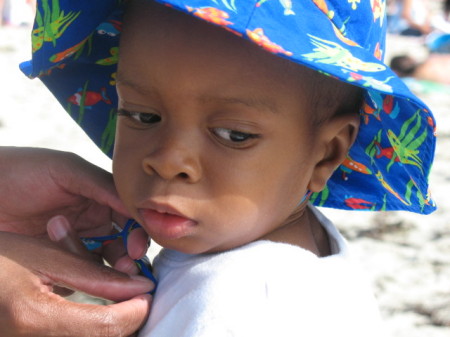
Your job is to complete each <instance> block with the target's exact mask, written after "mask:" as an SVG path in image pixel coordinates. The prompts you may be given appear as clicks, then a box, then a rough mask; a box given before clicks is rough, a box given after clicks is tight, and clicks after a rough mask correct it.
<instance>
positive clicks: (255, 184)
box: [114, 5, 317, 253]
mask: <svg viewBox="0 0 450 337" xmlns="http://www.w3.org/2000/svg"><path fill="white" fill-rule="evenodd" d="M146 6H147V5H138V6H137V9H136V10H135V11H133V10H132V12H131V14H130V17H129V18H128V21H127V22H126V31H125V32H124V35H123V40H122V45H121V55H120V64H119V71H118V76H117V78H118V80H117V91H118V94H119V110H120V113H119V118H118V124H117V135H116V147H115V151H114V179H115V182H116V185H117V189H118V191H119V194H120V196H121V198H122V199H123V201H124V202H125V204H126V206H127V207H128V209H129V210H130V211H131V213H132V216H133V217H134V218H135V219H136V220H138V221H139V222H140V223H141V224H142V226H143V227H144V228H145V230H146V231H147V232H148V234H149V235H150V236H151V237H152V238H153V239H154V240H155V241H156V242H158V243H159V244H161V245H162V246H165V247H168V248H172V249H176V250H179V251H183V252H187V253H202V252H213V251H221V250H226V249H230V248H233V247H236V246H239V245H242V244H244V243H247V242H251V241H254V240H256V239H259V238H268V239H270V238H271V234H272V233H273V232H274V231H279V230H283V226H284V225H285V224H286V220H287V219H288V218H289V216H290V215H291V214H292V212H293V211H294V210H295V209H296V206H297V204H298V203H299V201H300V200H301V199H302V196H303V195H304V194H305V193H306V191H307V188H308V183H309V177H310V176H311V174H312V172H313V170H314V163H315V162H316V161H317V154H316V151H315V142H314V141H313V139H311V134H312V132H311V123H310V120H309V118H308V117H307V116H308V114H309V113H311V112H310V111H309V107H310V104H309V103H308V101H307V98H306V91H307V90H306V89H305V88H306V86H305V85H304V82H305V81H307V79H305V78H302V72H301V71H300V70H298V71H297V70H296V68H295V69H294V68H291V67H289V66H288V65H286V62H285V61H283V60H281V59H280V60H279V59H278V58H276V57H275V56H272V55H270V54H268V53H266V52H263V51H260V50H259V49H258V48H257V47H254V46H252V45H250V44H248V43H247V42H244V41H243V40H241V39H240V38H238V37H236V36H234V35H232V34H230V33H228V32H225V31H223V30H222V29H220V28H215V27H211V26H210V25H207V24H205V23H203V22H200V21H198V22H197V20H195V21H194V22H192V21H193V20H194V19H192V18H189V17H187V16H186V18H185V16H184V15H180V14H178V13H177V14H171V15H170V17H169V18H166V19H161V17H162V15H156V16H158V18H155V17H151V18H150V19H149V14H148V13H147V12H146V10H147V7H146ZM158 10H161V9H158ZM162 10H163V11H164V12H166V11H167V10H166V9H162ZM169 11H172V10H169ZM173 17H175V18H176V20H177V22H172V19H173Z"/></svg>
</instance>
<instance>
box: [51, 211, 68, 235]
mask: <svg viewBox="0 0 450 337" xmlns="http://www.w3.org/2000/svg"><path fill="white" fill-rule="evenodd" d="M47 232H48V235H49V237H50V239H52V240H53V241H61V240H62V239H64V238H66V237H67V235H68V233H69V225H68V223H67V220H66V218H64V217H63V216H61V215H57V216H55V217H53V218H51V219H50V220H49V221H48V223H47Z"/></svg>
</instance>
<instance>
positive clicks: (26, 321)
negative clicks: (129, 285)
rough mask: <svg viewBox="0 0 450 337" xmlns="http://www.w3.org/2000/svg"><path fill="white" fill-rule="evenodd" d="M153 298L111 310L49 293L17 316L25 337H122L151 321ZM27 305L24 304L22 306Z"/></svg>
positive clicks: (16, 324)
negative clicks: (148, 318)
mask: <svg viewBox="0 0 450 337" xmlns="http://www.w3.org/2000/svg"><path fill="white" fill-rule="evenodd" d="M151 302H152V299H151V296H150V295H140V296H137V297H134V298H132V299H130V300H127V301H124V302H121V303H117V304H111V305H107V306H101V305H92V304H86V303H74V302H70V301H67V300H64V299H63V298H61V297H59V296H57V295H55V294H52V293H47V294H45V295H41V296H40V297H39V300H37V299H35V300H34V301H28V303H27V305H26V306H25V307H22V308H24V309H25V310H24V311H22V312H21V313H19V314H18V315H16V317H14V319H15V322H14V323H15V324H14V325H15V327H17V328H19V327H20V330H21V333H22V336H33V337H49V336H64V337H79V336H92V337H97V336H98V337H119V336H120V337H122V336H130V335H132V334H134V333H135V332H136V331H137V330H138V329H139V328H140V327H141V326H142V325H143V324H144V323H145V321H146V320H147V317H148V314H149V311H150V306H151ZM22 305H23V304H22Z"/></svg>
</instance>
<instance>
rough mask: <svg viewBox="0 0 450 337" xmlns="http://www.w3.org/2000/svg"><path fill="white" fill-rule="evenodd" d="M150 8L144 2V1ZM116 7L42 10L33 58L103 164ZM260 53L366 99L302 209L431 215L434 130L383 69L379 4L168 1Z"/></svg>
mask: <svg viewBox="0 0 450 337" xmlns="http://www.w3.org/2000/svg"><path fill="white" fill-rule="evenodd" d="M149 1H150V0H149ZM122 2H123V1H119V0H102V1H92V0H77V1H74V0H41V1H38V8H37V14H36V21H35V24H34V27H33V31H32V48H33V57H32V60H31V61H29V62H25V63H23V64H22V65H21V68H22V70H23V72H24V73H25V74H26V75H27V76H29V77H31V78H34V77H39V78H40V79H41V80H42V82H44V84H45V85H46V86H47V87H48V89H49V90H50V91H51V92H52V93H53V94H54V95H55V97H56V98H57V99H58V101H59V102H60V103H61V105H62V106H63V107H64V108H65V109H66V111H67V112H68V113H69V114H70V116H71V117H72V118H73V119H74V120H75V121H76V122H77V123H78V124H79V125H80V126H81V127H82V128H83V129H84V130H85V132H86V133H87V134H88V135H89V136H90V137H91V139H92V140H93V141H94V142H95V143H96V144H97V145H98V146H99V147H100V148H101V149H102V150H103V151H104V152H105V153H107V154H108V155H110V156H111V154H112V150H113V144H114V133H115V121H116V105H117V94H116V91H115V76H116V67H117V61H118V50H119V49H118V45H119V37H120V32H121V30H122V15H123V3H122ZM158 2H161V3H163V4H166V5H168V6H170V7H172V8H174V9H175V10H180V11H183V12H185V13H187V14H188V15H192V16H194V17H197V18H198V19H201V20H204V21H207V22H209V23H211V24H214V25H218V26H221V27H223V28H224V29H226V30H228V31H230V32H231V33H234V34H236V35H238V36H240V37H242V38H243V39H247V40H250V41H252V42H253V43H255V44H256V45H258V46H260V47H261V48H263V49H265V50H266V51H267V52H270V53H273V54H276V55H278V56H279V57H283V58H286V59H289V60H291V61H293V62H296V63H299V64H301V65H304V66H307V67H310V68H312V69H314V70H317V71H319V72H320V73H322V74H325V75H327V76H332V77H334V78H336V79H339V80H341V81H344V82H347V83H350V84H352V85H356V86H359V87H362V88H364V89H365V94H364V103H363V106H362V107H361V110H360V116H361V126H360V131H359V134H358V137H357V139H356V142H355V143H354V145H353V146H352V148H351V149H350V152H349V154H348V156H347V158H346V159H345V160H344V162H343V163H342V164H341V165H340V167H339V168H338V169H337V170H336V171H335V172H334V174H333V176H332V178H331V179H330V180H329V182H328V184H327V186H326V188H325V189H324V190H323V191H321V192H320V193H314V194H312V195H311V197H310V201H311V202H312V203H313V204H315V205H317V206H325V207H333V208H340V209H347V210H375V211H379V210H406V211H411V212H417V213H425V214H427V213H430V212H432V211H434V210H435V208H436V207H435V204H434V202H433V201H432V199H431V196H430V193H429V191H428V181H427V179H428V174H429V172H430V168H431V164H432V161H433V157H434V150H435V142H436V137H435V120H434V117H433V115H432V114H431V111H430V110H429V109H428V108H427V106H426V105H425V104H424V103H422V102H421V101H420V100H419V99H418V98H417V97H415V96H414V95H413V94H412V93H411V92H410V91H409V90H408V88H407V87H406V86H405V85H404V83H403V82H402V81H401V80H400V79H399V78H398V77H397V76H396V75H395V74H394V73H393V72H392V71H391V70H390V69H389V68H388V67H387V66H386V65H385V64H384V63H383V61H382V59H383V54H384V51H385V36H386V18H385V8H386V1H385V0H370V1H369V0H293V1H291V0H260V1H256V0H253V1H250V0H248V1H243V0H241V1H236V0H167V1H158Z"/></svg>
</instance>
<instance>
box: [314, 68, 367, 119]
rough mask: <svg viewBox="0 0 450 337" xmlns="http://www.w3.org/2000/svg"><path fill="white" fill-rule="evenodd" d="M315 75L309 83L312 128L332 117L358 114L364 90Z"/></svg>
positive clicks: (331, 78)
mask: <svg viewBox="0 0 450 337" xmlns="http://www.w3.org/2000/svg"><path fill="white" fill-rule="evenodd" d="M314 72H315V71H314ZM315 73H316V74H315V75H314V76H313V79H312V81H311V82H310V83H311V102H312V106H313V109H312V111H313V116H312V118H313V119H312V122H313V125H314V126H320V125H321V124H322V123H323V122H325V121H327V120H328V119H330V118H332V117H334V116H338V115H344V114H348V113H355V114H356V113H359V111H360V109H361V107H362V104H363V99H364V89H362V88H360V87H357V86H354V85H351V84H349V83H346V82H343V81H340V80H337V79H335V78H333V77H330V76H327V75H323V74H321V73H318V72H315Z"/></svg>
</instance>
